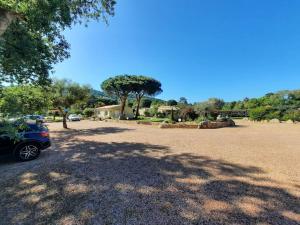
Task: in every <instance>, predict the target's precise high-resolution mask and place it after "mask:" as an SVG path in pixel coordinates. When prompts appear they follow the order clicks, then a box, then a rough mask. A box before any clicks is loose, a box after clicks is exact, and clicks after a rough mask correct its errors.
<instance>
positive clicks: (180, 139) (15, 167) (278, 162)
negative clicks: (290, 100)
mask: <svg viewBox="0 0 300 225" xmlns="http://www.w3.org/2000/svg"><path fill="white" fill-rule="evenodd" d="M237 124H238V127H235V128H223V129H216V130H196V129H195V130H188V129H159V128H157V127H152V126H146V125H134V124H121V123H120V124H119V123H109V122H94V121H82V122H72V123H69V127H70V129H69V130H63V129H62V128H61V126H62V125H61V124H60V123H53V124H49V128H50V129H51V136H52V141H53V146H52V147H51V148H50V149H48V150H45V151H44V152H43V153H42V155H41V157H40V158H39V159H37V160H34V161H31V162H26V163H16V162H14V161H13V160H12V159H10V158H7V157H5V158H1V159H0V170H1V172H2V173H1V180H0V224H1V225H6V224H28V225H29V224H30V225H32V224H47V225H48V224H64V225H69V224H103V225H110V224H151V225H152V224H153V225H163V224H170V225H173V224H174V225H177V224H178V225H183V224H194V225H196V224H199V225H200V224H207V225H221V224H236V225H239V224H245V225H246V224H247V225H248V224H259V225H267V224H272V225H273V224H274V225H284V224H300V124H295V125H293V124H254V123H249V122H243V121H239V122H237Z"/></svg>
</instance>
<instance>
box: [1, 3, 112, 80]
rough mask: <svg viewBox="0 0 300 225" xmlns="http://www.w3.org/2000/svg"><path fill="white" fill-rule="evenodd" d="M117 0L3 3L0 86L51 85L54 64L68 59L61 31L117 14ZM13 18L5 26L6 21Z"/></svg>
mask: <svg viewBox="0 0 300 225" xmlns="http://www.w3.org/2000/svg"><path fill="white" fill-rule="evenodd" d="M114 5H115V1H114V0H82V1H79V0H51V1H42V0H41V1H36V0H27V1H24V0H22V1H19V0H0V26H1V28H2V29H3V30H5V32H4V34H2V33H0V74H1V77H0V83H1V82H19V83H21V82H22V83H24V82H29V81H31V82H35V83H39V84H47V83H49V74H48V73H49V70H51V69H52V67H53V64H55V63H58V62H61V61H62V60H64V59H65V58H68V57H69V52H68V50H69V44H68V43H67V41H66V40H65V38H64V36H63V35H62V32H63V31H64V30H65V29H66V28H70V27H71V26H72V25H73V24H77V23H82V22H83V23H87V22H88V21H89V20H91V19H95V20H99V19H104V20H105V21H106V18H107V17H108V16H110V15H113V14H114ZM7 18H11V19H12V23H11V24H10V25H9V26H8V27H6V26H5V25H4V24H5V23H4V20H6V19H7Z"/></svg>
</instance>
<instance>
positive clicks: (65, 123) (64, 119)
mask: <svg viewBox="0 0 300 225" xmlns="http://www.w3.org/2000/svg"><path fill="white" fill-rule="evenodd" d="M63 128H65V129H68V125H67V114H65V113H64V114H63Z"/></svg>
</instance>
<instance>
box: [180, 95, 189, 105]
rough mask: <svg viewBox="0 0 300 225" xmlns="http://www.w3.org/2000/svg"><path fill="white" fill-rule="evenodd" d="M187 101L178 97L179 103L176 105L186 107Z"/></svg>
mask: <svg viewBox="0 0 300 225" xmlns="http://www.w3.org/2000/svg"><path fill="white" fill-rule="evenodd" d="M188 104H189V103H188V100H187V98H185V97H180V99H179V101H178V105H188Z"/></svg>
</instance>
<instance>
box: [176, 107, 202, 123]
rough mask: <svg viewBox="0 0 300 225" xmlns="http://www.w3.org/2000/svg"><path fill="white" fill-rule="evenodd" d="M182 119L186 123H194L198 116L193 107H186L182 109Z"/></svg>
mask: <svg viewBox="0 0 300 225" xmlns="http://www.w3.org/2000/svg"><path fill="white" fill-rule="evenodd" d="M180 117H181V118H182V119H183V120H185V121H194V120H195V119H196V118H197V117H198V115H197V113H196V112H195V110H194V108H193V107H185V108H183V109H181V112H180Z"/></svg>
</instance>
